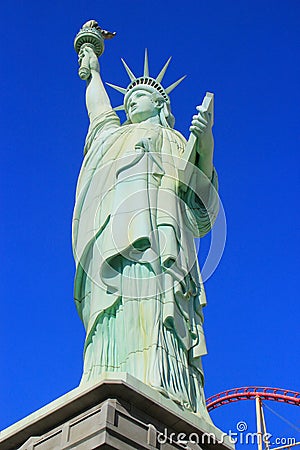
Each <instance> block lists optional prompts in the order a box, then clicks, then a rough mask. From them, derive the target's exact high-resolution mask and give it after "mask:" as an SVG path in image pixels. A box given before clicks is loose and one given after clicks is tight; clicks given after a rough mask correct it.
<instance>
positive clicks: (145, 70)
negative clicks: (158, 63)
mask: <svg viewBox="0 0 300 450" xmlns="http://www.w3.org/2000/svg"><path fill="white" fill-rule="evenodd" d="M144 77H149V60H148V50H147V49H146V48H145V59H144Z"/></svg>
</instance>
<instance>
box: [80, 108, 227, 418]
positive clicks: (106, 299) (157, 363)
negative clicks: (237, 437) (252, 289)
mask: <svg viewBox="0 0 300 450" xmlns="http://www.w3.org/2000/svg"><path fill="white" fill-rule="evenodd" d="M185 146H186V140H185V138H184V137H183V136H182V135H181V134H180V133H179V132H177V131H175V130H173V129H171V128H166V127H163V126H161V125H154V124H151V123H145V122H142V123H139V124H129V125H123V126H120V122H119V119H118V116H117V115H116V114H115V112H114V111H112V110H110V111H108V112H106V113H105V114H103V115H101V116H99V117H97V118H96V119H95V120H94V121H93V122H92V123H91V125H90V128H89V132H88V135H87V139H86V145H85V157H84V161H83V164H82V168H81V172H80V175H79V179H78V185H77V191H76V204H75V210H74V217H73V251H74V257H75V261H76V277H75V302H76V306H77V310H78V313H79V315H80V317H81V318H82V320H83V323H84V326H85V328H86V342H85V351H84V352H85V353H84V373H83V378H82V382H83V383H84V382H86V381H90V380H95V382H96V380H97V377H98V376H99V374H100V373H102V372H111V371H120V372H128V373H130V374H131V375H133V376H135V377H136V378H138V379H140V380H141V381H143V382H145V383H146V384H148V385H150V386H152V387H153V388H155V389H157V390H159V391H160V392H162V393H163V394H164V395H166V396H167V397H169V398H171V399H172V400H174V401H175V402H177V403H178V404H180V405H181V406H182V407H184V408H186V409H189V410H191V411H193V412H196V413H198V414H200V415H203V416H205V418H206V420H209V419H208V415H207V412H206V408H205V400H204V395H203V373H202V367H201V356H202V355H204V354H205V353H206V346H205V338H204V333H203V328H202V324H203V315H202V307H203V306H205V304H206V298H205V292H204V287H203V283H202V280H201V275H200V271H199V266H198V262H197V254H196V249H195V244H194V237H198V236H203V235H204V234H206V233H207V232H208V231H209V230H210V229H211V226H212V224H213V222H214V220H215V219H216V216H217V213H218V196H217V191H216V189H217V175H216V173H215V172H214V173H213V179H212V185H211V188H210V192H209V196H208V200H207V202H206V204H205V205H204V203H203V201H202V200H201V198H200V197H199V195H200V194H199V192H197V186H198V185H199V182H201V177H202V176H204V175H203V174H201V172H200V171H199V170H197V169H196V168H195V173H194V174H193V176H192V177H191V180H189V184H188V186H185V188H184V189H182V187H183V182H184V181H183V180H182V176H181V177H179V175H178V170H177V167H178V161H179V159H180V157H181V155H182V154H183V151H184V149H185Z"/></svg>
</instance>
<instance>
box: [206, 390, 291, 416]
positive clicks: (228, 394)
mask: <svg viewBox="0 0 300 450" xmlns="http://www.w3.org/2000/svg"><path fill="white" fill-rule="evenodd" d="M257 397H259V398H260V399H261V400H274V401H276V402H282V403H289V404H290V405H297V406H300V392H294V391H289V390H287V389H279V388H270V387H257V386H248V387H241V388H235V389H228V390H227V391H224V392H220V393H219V394H216V395H212V396H211V397H209V398H208V399H207V400H206V406H207V409H208V411H212V410H213V409H215V408H218V407H219V406H222V405H227V404H228V403H233V402H238V401H240V400H255V399H256V398H257Z"/></svg>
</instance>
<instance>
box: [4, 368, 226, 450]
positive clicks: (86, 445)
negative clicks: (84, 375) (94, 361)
mask: <svg viewBox="0 0 300 450" xmlns="http://www.w3.org/2000/svg"><path fill="white" fill-rule="evenodd" d="M67 449H68V450H71V449H74V450H75V449H76V450H92V449H101V450H102V449H103V450H104V449H119V450H133V449H135V450H146V449H147V450H150V449H152V450H153V449H159V450H171V449H191V450H192V449H193V450H196V449H203V450H234V445H233V444H232V443H231V442H230V440H229V438H228V436H226V435H225V434H224V433H222V432H221V431H220V430H219V429H218V428H216V427H215V426H214V425H213V423H212V422H211V421H210V420H209V419H208V420H204V419H203V418H201V417H199V416H197V415H195V414H193V413H190V412H187V411H185V410H183V409H181V408H180V406H179V405H176V404H175V403H174V402H172V401H171V400H169V399H167V398H165V397H164V396H162V395H161V394H160V393H159V392H157V391H155V390H153V389H152V388H151V387H149V386H146V385H144V384H143V383H142V382H140V381H139V380H137V379H135V378H133V377H131V376H130V375H128V374H123V373H119V374H116V373H107V374H103V376H102V378H101V381H99V383H97V384H93V385H84V386H80V387H79V388H76V389H74V390H73V391H71V392H69V393H68V394H66V395H64V396H62V397H60V398H58V399H57V400H55V401H54V402H52V403H49V404H48V405H46V406H44V407H43V408H41V409H40V410H38V411H36V412H34V413H33V414H31V415H30V416H28V417H26V418H25V419H23V420H21V421H20V422H17V423H15V424H14V425H12V426H11V427H9V428H7V429H6V430H4V431H2V432H1V435H0V450H67Z"/></svg>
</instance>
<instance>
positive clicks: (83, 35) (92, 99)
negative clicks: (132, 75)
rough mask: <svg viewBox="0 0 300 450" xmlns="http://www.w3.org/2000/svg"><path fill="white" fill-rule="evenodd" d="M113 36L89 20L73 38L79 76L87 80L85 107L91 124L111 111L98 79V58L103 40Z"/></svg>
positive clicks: (99, 78)
mask: <svg viewBox="0 0 300 450" xmlns="http://www.w3.org/2000/svg"><path fill="white" fill-rule="evenodd" d="M115 34H116V33H111V32H109V31H107V30H103V29H102V28H101V27H100V26H99V24H98V22H96V21H95V20H89V21H88V22H86V23H85V24H84V25H83V26H82V28H81V30H80V31H79V33H78V34H77V36H76V38H75V42H74V46H75V50H76V51H77V53H78V62H79V66H80V68H79V76H80V78H82V79H86V80H87V89H86V107H87V110H88V114H89V117H90V121H91V122H92V121H93V120H94V119H95V117H97V116H99V115H100V114H103V113H105V112H107V111H109V110H111V109H112V107H111V104H110V99H109V97H108V95H107V93H106V90H105V87H104V85H103V82H102V80H101V77H100V66H99V61H98V57H99V56H100V55H102V53H103V51H104V39H111V38H112V37H114V36H115Z"/></svg>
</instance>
